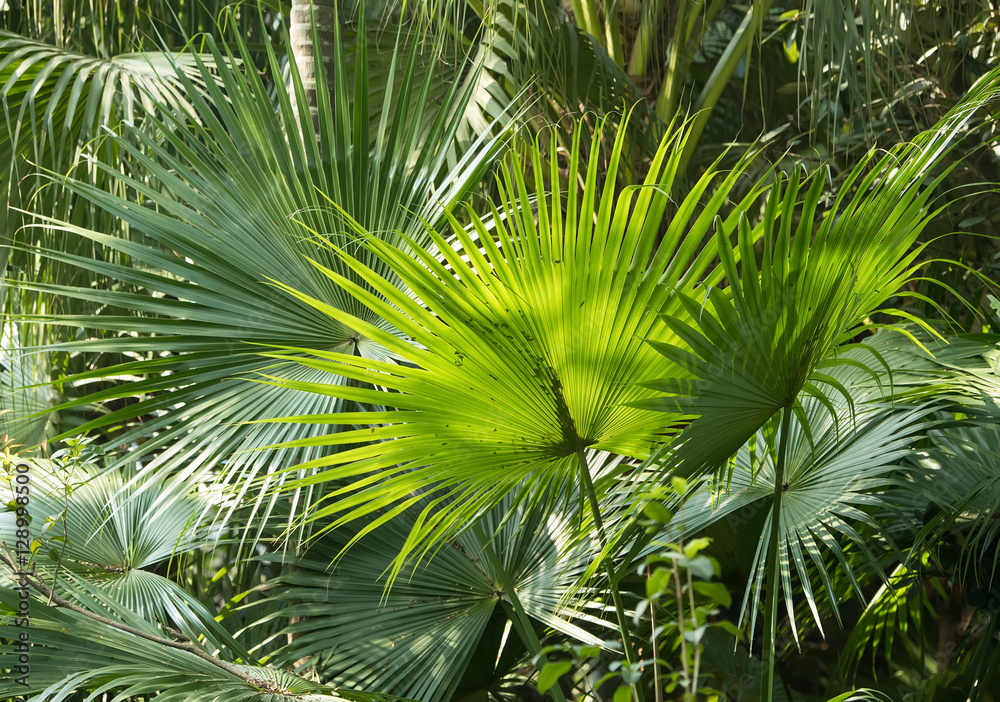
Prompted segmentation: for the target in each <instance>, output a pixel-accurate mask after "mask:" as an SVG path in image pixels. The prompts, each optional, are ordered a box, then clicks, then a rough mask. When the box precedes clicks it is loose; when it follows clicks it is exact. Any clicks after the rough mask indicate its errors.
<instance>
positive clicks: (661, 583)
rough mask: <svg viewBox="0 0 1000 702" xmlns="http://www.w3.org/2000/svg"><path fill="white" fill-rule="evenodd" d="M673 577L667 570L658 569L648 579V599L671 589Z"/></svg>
mask: <svg viewBox="0 0 1000 702" xmlns="http://www.w3.org/2000/svg"><path fill="white" fill-rule="evenodd" d="M672 577H673V576H672V575H671V573H670V571H669V570H667V569H666V568H657V569H656V570H654V571H653V572H652V573H650V575H649V577H648V578H647V579H646V597H648V598H650V599H653V598H655V597H658V596H659V595H661V594H662V593H664V592H667V591H668V590H669V589H670V580H671V578H672Z"/></svg>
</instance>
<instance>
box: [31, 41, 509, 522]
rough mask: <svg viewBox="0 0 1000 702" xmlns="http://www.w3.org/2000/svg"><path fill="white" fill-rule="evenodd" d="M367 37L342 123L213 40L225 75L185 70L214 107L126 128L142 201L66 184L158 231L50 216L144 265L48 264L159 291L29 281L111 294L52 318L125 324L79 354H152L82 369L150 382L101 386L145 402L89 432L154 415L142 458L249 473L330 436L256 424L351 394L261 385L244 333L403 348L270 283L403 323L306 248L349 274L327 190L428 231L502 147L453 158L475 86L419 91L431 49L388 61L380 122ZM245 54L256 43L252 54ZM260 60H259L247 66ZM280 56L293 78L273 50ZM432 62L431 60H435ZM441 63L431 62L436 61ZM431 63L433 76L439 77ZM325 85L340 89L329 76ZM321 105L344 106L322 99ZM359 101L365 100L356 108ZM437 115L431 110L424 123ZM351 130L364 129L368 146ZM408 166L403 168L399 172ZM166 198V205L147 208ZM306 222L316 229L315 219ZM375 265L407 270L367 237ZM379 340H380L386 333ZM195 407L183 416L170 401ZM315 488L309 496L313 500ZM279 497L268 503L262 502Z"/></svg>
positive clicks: (294, 371)
mask: <svg viewBox="0 0 1000 702" xmlns="http://www.w3.org/2000/svg"><path fill="white" fill-rule="evenodd" d="M366 36H367V34H366V32H365V31H364V28H363V27H362V28H361V30H359V32H358V34H357V37H358V45H357V49H356V60H355V69H356V70H355V75H354V80H355V94H356V95H358V96H360V97H359V98H358V101H357V103H356V104H354V105H353V106H352V105H350V104H348V101H347V98H346V93H345V92H344V90H345V89H344V88H343V85H344V83H345V82H346V73H345V71H344V66H343V55H342V52H340V51H337V58H336V61H335V64H336V67H337V68H336V70H337V71H338V81H337V83H338V85H339V86H341V88H340V89H339V91H338V95H337V99H336V101H335V103H336V106H337V110H338V112H339V115H338V119H337V121H336V123H337V124H338V125H352V128H351V129H335V128H334V120H333V116H332V115H331V114H330V111H329V109H325V110H321V117H322V119H321V121H320V133H319V139H318V140H317V138H316V133H315V132H314V131H313V125H312V121H311V119H307V118H302V119H300V118H299V117H298V116H297V115H296V114H295V111H294V110H293V108H292V105H291V101H290V100H289V97H288V95H287V94H286V93H284V92H283V91H278V96H277V99H278V105H277V110H275V109H274V106H273V105H272V103H271V100H270V98H269V96H268V90H267V88H266V86H265V84H264V83H263V82H262V81H261V80H260V78H259V77H258V75H257V74H256V73H255V72H254V71H250V72H247V73H242V72H240V71H238V70H236V69H234V68H232V66H233V65H234V63H235V61H234V60H233V57H232V56H231V55H228V54H226V53H224V52H223V51H222V50H221V49H218V48H216V46H215V44H214V43H213V42H212V41H211V40H210V39H209V40H207V43H208V46H209V48H210V49H211V50H212V52H213V53H212V55H213V57H214V62H213V65H208V64H205V63H200V62H199V71H200V72H201V75H203V76H204V78H205V80H206V82H208V78H209V77H211V76H212V73H213V72H217V74H218V78H217V80H216V79H214V78H213V80H212V81H211V82H210V91H209V92H210V94H209V96H208V97H207V98H202V97H201V96H200V95H199V94H198V85H197V84H195V83H193V82H191V81H188V80H187V78H185V77H184V76H183V75H179V77H178V79H179V80H180V81H181V82H182V84H183V85H184V86H185V89H186V90H187V91H188V94H189V96H190V97H191V99H192V102H193V105H194V108H195V110H196V112H197V114H198V116H199V122H191V121H190V120H183V119H180V118H175V119H172V118H170V117H169V116H167V117H164V118H163V119H159V120H151V121H152V122H154V123H155V126H156V127H157V129H158V130H159V131H160V132H162V134H163V137H162V139H153V138H151V137H149V136H147V135H146V134H145V133H143V132H141V131H138V130H133V129H130V128H126V131H127V132H128V134H129V136H130V137H135V138H136V140H137V141H138V142H140V143H139V145H138V146H134V145H132V143H131V139H124V138H123V139H118V138H117V137H115V138H116V140H118V141H120V143H121V146H122V149H123V150H124V151H125V152H127V153H128V154H129V155H130V156H131V157H133V158H134V159H135V160H136V161H137V162H138V163H139V164H140V165H141V167H142V168H143V170H144V172H146V173H148V174H149V181H150V182H149V183H146V182H139V181H136V180H131V179H129V178H127V177H126V176H124V175H122V174H120V173H117V172H116V171H114V169H112V168H110V167H105V166H102V168H105V169H106V170H107V171H108V173H109V174H111V175H112V176H113V177H114V178H115V179H117V180H118V181H119V182H120V183H122V184H123V185H124V186H126V187H127V188H128V190H129V191H130V192H131V193H132V194H133V195H132V199H125V198H122V197H117V196H115V195H111V194H109V193H107V192H104V191H103V190H101V189H99V188H96V187H93V186H91V185H88V184H86V183H84V182H81V181H75V180H71V181H67V182H66V185H67V186H68V187H70V188H71V189H72V190H73V191H74V192H76V193H78V194H80V195H82V196H83V197H85V198H87V199H88V200H90V201H91V202H93V203H95V204H96V205H98V206H99V207H101V208H103V209H104V210H106V211H108V212H111V213H113V214H114V215H116V216H118V217H120V218H121V219H122V220H124V221H125V222H127V223H128V224H129V225H130V226H131V227H132V228H133V230H137V231H140V232H142V234H143V235H144V237H145V238H144V240H142V241H129V240H126V239H123V238H118V237H113V236H109V235H106V234H102V233H100V232H97V231H91V230H86V229H82V228H79V227H75V226H72V225H69V224H64V223H59V222H51V223H50V224H48V225H47V226H48V227H49V228H50V229H53V230H64V231H67V232H70V233H71V234H73V235H76V236H79V237H81V238H85V239H88V240H92V241H95V242H97V243H99V244H101V245H103V246H107V247H108V248H110V249H113V250H115V251H117V252H120V253H121V254H123V255H124V256H126V257H128V259H129V260H130V261H131V263H132V265H130V266H127V265H118V264H115V263H112V262H105V261H100V260H91V259H88V258H85V257H82V256H75V255H73V254H69V253H64V252H61V251H56V250H40V249H30V251H32V252H37V253H40V254H42V255H43V256H45V257H48V258H49V259H50V260H55V261H60V262H64V263H66V264H67V265H70V266H75V267H79V268H80V269H82V270H85V271H88V272H90V273H92V274H96V275H98V276H104V277H108V278H113V279H117V280H120V281H122V282H124V283H126V284H128V285H131V286H133V287H134V289H139V290H141V291H143V292H140V293H135V294H130V293H126V292H123V291H119V290H101V289H94V288H90V287H84V286H81V287H73V286H66V285H47V284H40V283H38V284H33V285H31V284H24V287H29V288H32V289H36V290H39V291H41V292H44V293H49V294H53V295H57V296H65V297H68V298H74V299H76V300H85V301H89V302H92V303H95V304H97V305H100V306H103V307H104V308H105V309H104V312H105V313H104V314H100V315H93V316H91V315H86V316H84V315H80V316H72V315H65V316H61V317H51V318H42V319H40V320H37V321H45V322H50V323H52V324H60V325H67V326H71V327H73V328H77V327H80V326H83V327H86V328H90V329H98V330H104V332H106V333H110V334H117V335H118V336H117V337H116V338H104V339H97V340H90V341H83V342H72V343H66V344H63V345H61V346H60V347H59V348H60V349H63V350H68V351H72V352H102V353H116V352H117V353H126V354H140V358H141V359H142V360H138V361H135V362H130V363H125V364H121V365H117V366H113V367H109V368H100V369H97V370H95V371H92V372H89V373H84V374H81V375H78V376H75V377H73V378H71V379H70V382H80V383H82V382H85V381H92V380H94V379H100V378H112V379H113V378H121V377H126V378H132V379H134V380H135V382H133V383H131V384H126V385H119V386H116V387H112V388H110V389H108V390H105V391H103V392H100V393H94V394H90V395H87V396H85V397H83V398H81V399H80V400H78V401H77V402H76V403H75V404H82V403H94V402H104V401H109V400H113V399H116V398H124V397H136V396H138V397H140V398H141V399H140V401H139V402H137V403H131V404H129V405H128V406H127V407H126V408H125V409H123V410H120V411H116V412H111V413H108V414H107V415H104V416H102V417H100V418H98V419H96V420H94V421H93V422H91V423H89V424H88V425H86V426H84V427H81V428H80V430H86V429H88V428H96V427H99V426H106V425H108V424H112V423H116V422H123V421H125V422H127V421H130V420H134V419H135V418H137V417H141V418H143V420H144V421H143V422H142V423H141V424H138V425H137V426H136V428H135V429H134V431H132V432H130V433H128V434H126V435H125V436H123V437H118V438H120V439H121V441H120V442H119V443H125V442H128V441H131V440H133V439H139V438H140V437H146V436H152V435H154V434H155V438H154V439H152V440H150V441H147V442H145V443H143V444H142V446H141V448H139V449H137V451H136V452H134V453H133V455H132V456H131V459H130V460H135V459H136V458H138V457H139V455H142V454H151V453H156V457H155V459H154V460H153V461H152V463H151V464H150V468H153V469H155V468H157V467H159V466H161V465H162V466H183V470H185V471H187V474H188V475H190V476H191V479H192V480H198V479H199V477H201V476H203V475H205V473H206V472H207V471H209V470H212V469H214V468H216V467H217V466H218V463H219V462H220V461H227V462H226V464H225V466H224V475H223V477H222V479H223V480H226V481H232V482H233V483H237V482H238V483H239V484H240V490H242V491H243V492H241V493H239V494H238V495H237V497H239V496H240V495H242V494H243V493H244V492H245V491H246V489H248V486H249V484H250V478H252V477H254V476H257V475H259V474H266V473H270V472H271V471H274V470H275V469H276V468H278V467H286V466H288V465H289V464H294V463H296V462H301V461H304V460H309V459H312V458H315V457H317V456H318V455H320V454H321V451H317V450H315V449H305V450H301V451H300V450H292V451H279V452H272V453H268V452H262V451H254V450H253V449H258V448H260V447H263V446H267V445H270V444H275V443H277V442H280V441H285V440H288V439H293V438H301V437H306V436H310V435H313V434H315V433H317V429H316V428H315V427H310V426H307V425H303V424H300V425H297V426H288V425H277V424H274V425H267V426H266V428H265V427H264V426H261V425H257V426H247V425H244V424H240V423H241V422H246V421H250V420H255V419H266V418H269V417H280V416H285V415H289V414H301V413H321V412H327V413H336V412H338V411H343V410H344V409H345V408H347V405H345V403H343V402H341V401H340V400H331V399H329V398H327V397H324V396H320V395H306V394H304V393H296V392H289V391H287V390H285V389H279V388H275V387H268V386H264V385H257V386H250V385H249V384H248V383H246V382H245V381H243V380H241V379H240V378H239V376H240V375H242V374H247V373H253V372H255V371H259V370H260V369H261V368H263V367H264V366H265V365H267V364H269V363H270V361H268V360H267V359H262V358H260V357H259V356H258V355H257V354H256V352H255V349H254V348H253V347H252V346H250V344H248V343H246V342H256V343H267V344H274V343H284V344H288V343H289V342H291V343H292V344H295V345H298V346H302V347H305V348H312V349H323V350H341V351H343V352H344V353H347V354H357V355H359V356H362V357H367V358H371V359H374V360H378V361H387V360H388V359H389V358H390V357H391V355H392V353H393V352H392V351H389V350H387V349H386V348H385V347H384V346H382V345H381V344H380V343H376V342H375V341H373V340H372V338H371V337H367V336H362V335H360V334H358V333H357V332H356V331H355V330H354V328H352V327H350V326H349V325H347V324H345V323H343V322H342V321H338V320H335V319H332V318H331V317H330V316H328V315H325V314H322V313H320V312H318V311H316V310H315V309H313V308H312V307H310V306H309V305H306V304H303V303H302V302H300V301H299V300H297V299H295V298H293V297H291V296H288V295H285V294H284V293H282V292H280V291H278V290H276V289H275V288H274V287H273V286H269V285H267V284H266V283H265V282H264V281H265V279H266V278H269V277H277V278H279V279H281V280H284V281H286V282H288V283H289V284H292V285H294V286H295V287H296V288H297V289H299V290H302V291H306V292H308V294H310V295H312V296H315V297H317V298H320V299H323V300H326V301H327V302H329V303H331V304H333V305H335V306H341V307H344V308H345V309H348V310H350V311H351V313H352V315H358V316H360V317H366V315H367V318H368V319H371V320H372V323H373V324H375V325H379V328H380V331H381V335H382V336H385V335H389V336H391V335H393V334H395V333H396V332H394V331H393V330H392V329H391V327H390V326H389V325H388V324H387V323H386V322H384V321H381V320H377V319H375V318H374V316H373V315H372V314H371V313H368V312H367V311H366V310H365V309H364V308H363V307H362V306H361V305H359V304H358V303H357V302H356V301H355V300H354V298H353V297H352V296H350V295H348V294H346V293H345V292H344V291H343V290H342V289H341V288H339V287H338V286H337V285H335V284H334V283H333V282H332V281H331V280H330V279H329V278H328V277H326V276H325V275H323V274H322V273H321V272H319V271H318V270H317V269H316V268H315V267H313V266H312V265H310V264H309V263H308V262H307V260H306V258H305V257H306V255H311V256H313V257H316V258H318V259H319V260H320V261H322V262H324V263H325V264H326V265H328V266H330V267H331V268H333V269H335V270H337V271H339V272H340V273H342V274H343V275H346V276H351V277H353V273H352V272H351V271H350V270H349V268H348V267H347V266H346V265H344V264H343V263H341V262H340V260H339V259H338V258H337V257H336V256H335V255H333V254H332V253H331V250H330V249H327V248H325V247H319V248H317V247H316V245H315V243H314V242H311V241H308V240H307V239H308V236H309V231H312V232H315V233H316V234H317V235H322V236H329V237H331V238H332V239H333V240H335V241H336V240H342V239H338V236H339V235H338V232H340V231H342V229H343V223H342V219H341V216H340V215H339V214H338V213H337V212H336V211H335V210H334V209H333V208H332V207H331V206H330V204H329V202H328V200H327V199H326V198H325V197H324V196H321V195H320V194H319V193H320V192H321V191H322V192H323V193H326V194H328V195H329V196H331V197H333V198H335V199H336V201H337V203H338V205H339V206H340V207H342V208H343V209H344V210H345V211H347V212H348V213H349V214H350V215H351V217H353V218H354V219H356V220H358V221H360V222H363V223H365V225H366V226H368V227H370V228H371V229H372V231H376V232H379V233H380V236H381V235H384V236H389V237H397V236H398V234H396V233H395V232H396V231H397V230H398V231H402V232H407V233H409V234H411V235H412V236H415V237H418V238H419V237H421V236H422V231H423V229H422V227H423V225H422V224H421V223H420V218H421V217H422V218H424V219H427V220H430V221H432V222H436V221H438V220H440V218H441V217H442V216H443V215H442V212H443V211H444V210H446V209H448V208H453V207H455V206H457V203H460V202H461V201H462V200H463V199H464V198H465V197H467V196H468V195H469V193H470V192H471V191H472V190H473V189H474V188H475V187H477V186H478V183H479V181H480V179H481V177H482V175H483V173H484V172H485V170H486V169H487V168H488V167H489V165H490V163H491V159H492V158H493V157H494V156H495V155H496V154H497V152H498V151H499V148H500V144H501V142H500V141H499V140H496V139H492V140H490V139H486V140H481V141H478V142H475V143H473V144H471V145H469V147H468V149H467V150H466V151H464V153H463V155H462V158H461V159H460V161H459V162H458V163H457V165H455V167H454V169H453V170H449V169H448V168H447V167H446V163H447V157H448V156H447V153H448V150H449V147H450V146H452V144H453V141H454V139H455V134H456V131H457V129H458V125H459V123H460V121H461V117H460V113H461V110H460V109H459V108H460V107H461V105H462V104H464V101H467V100H468V98H469V96H468V93H467V92H460V91H459V90H458V89H457V88H456V89H453V90H452V91H451V92H450V93H449V94H448V95H447V96H446V98H445V99H444V100H443V103H442V104H441V105H440V106H438V109H435V108H436V106H435V105H432V104H430V102H429V101H428V90H429V86H430V85H431V84H432V82H433V80H432V79H431V78H430V77H428V78H427V80H426V82H425V84H424V86H423V88H421V89H420V90H419V91H418V90H417V88H416V87H415V86H414V85H413V82H412V81H413V75H414V71H415V70H416V68H415V66H416V60H417V46H416V45H414V46H413V48H412V50H411V51H410V52H409V54H408V57H407V58H406V60H405V62H404V60H403V56H404V54H403V53H402V49H401V47H397V53H396V58H395V59H394V60H393V64H392V67H391V69H390V71H389V80H390V88H391V89H390V90H389V91H388V92H390V93H391V94H392V95H393V100H392V102H391V105H390V104H387V105H386V108H385V111H384V112H383V117H382V120H381V122H380V124H379V128H378V130H377V131H376V133H375V134H371V133H369V125H370V122H369V110H368V106H367V103H366V102H365V100H366V99H367V92H368V91H367V89H366V88H365V87H364V86H367V80H368V78H367V70H368V64H367V60H366V59H365V55H366V54H365V51H366V46H367V44H366ZM241 56H242V57H243V58H244V59H247V58H248V55H247V54H246V52H245V51H244V52H243V53H241ZM246 65H249V62H248V61H247V62H246ZM269 66H270V68H271V70H272V72H273V73H274V74H275V75H279V74H280V67H279V64H278V59H277V57H276V56H274V55H273V54H272V55H271V58H270V63H269ZM421 71H423V68H421ZM423 74H425V73H423ZM425 75H426V74H425ZM292 84H293V89H294V90H295V91H296V92H297V94H298V101H299V104H304V103H303V100H304V98H303V96H302V89H301V81H300V80H299V79H298V76H297V74H296V73H295V72H294V67H293V71H292ZM320 86H321V90H323V89H324V88H323V86H325V82H324V81H320ZM320 103H321V104H328V103H329V101H328V100H327V101H325V100H322V99H321V100H320ZM352 110H353V112H352ZM425 116H426V117H427V119H425ZM352 139H353V141H352ZM401 164H405V166H404V167H400V165H401ZM148 203H155V204H156V206H155V207H153V206H148ZM304 227H305V228H304ZM355 253H356V255H357V256H359V257H360V258H361V259H362V260H364V261H366V262H367V263H368V264H370V265H371V266H372V267H373V268H374V269H375V270H378V271H379V272H381V273H382V274H383V275H384V276H386V278H388V279H391V280H395V278H394V277H393V275H392V274H391V273H390V272H389V271H388V269H387V268H385V267H384V266H383V265H382V264H381V263H380V262H379V261H378V260H377V259H375V258H374V257H372V256H370V255H369V254H367V253H366V251H365V250H364V249H360V248H357V247H355ZM382 336H380V338H382ZM272 372H276V373H279V374H285V373H287V374H288V376H289V377H291V378H294V379H296V380H300V381H310V382H324V383H338V382H344V381H343V380H342V379H340V378H339V377H338V376H335V375H332V374H329V373H327V372H323V371H316V370H313V369H309V368H305V367H304V366H299V365H295V364H289V365H286V366H285V367H284V368H283V369H274V370H272ZM178 407H183V410H180V411H176V412H174V411H168V410H170V408H178ZM309 499H310V497H309V495H306V496H305V501H306V502H308V501H309ZM262 504H263V505H264V507H265V508H267V503H265V502H262Z"/></svg>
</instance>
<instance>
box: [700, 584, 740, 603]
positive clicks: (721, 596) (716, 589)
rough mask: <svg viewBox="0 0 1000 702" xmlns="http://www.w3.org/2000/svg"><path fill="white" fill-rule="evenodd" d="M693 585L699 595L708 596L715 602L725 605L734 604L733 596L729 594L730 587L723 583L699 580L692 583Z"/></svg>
mask: <svg viewBox="0 0 1000 702" xmlns="http://www.w3.org/2000/svg"><path fill="white" fill-rule="evenodd" d="M691 587H693V588H694V591H695V592H697V593H698V594H699V595H703V596H704V597H707V598H708V599H710V600H711V601H712V602H714V603H715V604H718V605H722V606H723V607H729V606H731V605H732V604H733V597H732V595H730V594H729V589H728V588H727V587H726V586H725V585H723V584H722V583H709V582H704V581H699V582H694V583H692V584H691Z"/></svg>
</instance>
